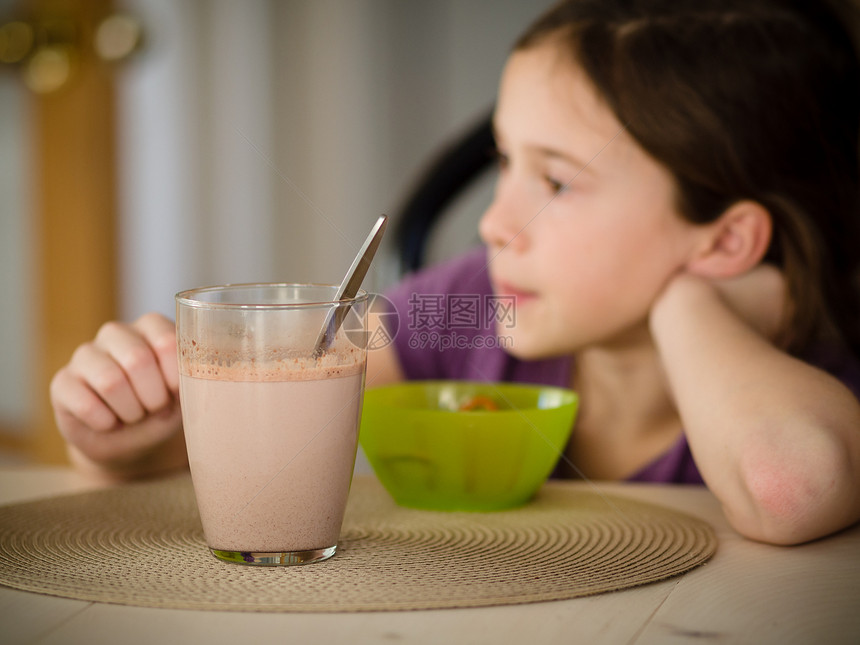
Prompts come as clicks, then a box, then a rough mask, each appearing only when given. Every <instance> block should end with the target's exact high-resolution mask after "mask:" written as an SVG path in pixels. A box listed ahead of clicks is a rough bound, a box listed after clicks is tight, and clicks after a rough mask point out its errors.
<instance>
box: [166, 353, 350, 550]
mask: <svg viewBox="0 0 860 645" xmlns="http://www.w3.org/2000/svg"><path fill="white" fill-rule="evenodd" d="M184 349H186V350H187V348H184ZM182 362H183V363H184V366H183V369H182V375H181V393H182V394H181V397H182V410H183V417H184V419H186V421H185V436H186V441H187V444H188V454H189V461H190V465H191V473H192V477H193V479H194V488H195V492H196V495H197V503H198V506H199V509H200V516H201V519H202V521H203V528H204V532H205V534H206V541H207V543H208V545H209V546H210V548H212V549H213V550H220V551H235V552H293V551H310V550H316V549H324V548H329V547H333V546H334V545H336V544H337V538H338V534H339V532H340V527H341V523H342V521H343V514H344V510H345V508H346V498H347V494H348V492H349V483H350V478H351V477H352V470H353V465H354V463H355V452H356V441H357V433H358V425H359V420H360V415H361V401H362V388H363V381H364V356H363V354H362V353H361V352H358V351H353V353H352V355H350V353H349V352H346V354H345V355H344V354H341V355H336V354H333V355H327V356H324V357H322V358H321V359H317V360H314V359H312V358H304V359H299V358H293V359H288V360H280V361H272V362H271V363H270V364H264V365H257V364H256V363H253V364H252V363H245V364H243V363H241V362H236V363H232V364H230V365H228V366H224V365H217V364H212V362H210V361H202V362H195V361H194V360H193V358H192V359H191V360H183V361H182Z"/></svg>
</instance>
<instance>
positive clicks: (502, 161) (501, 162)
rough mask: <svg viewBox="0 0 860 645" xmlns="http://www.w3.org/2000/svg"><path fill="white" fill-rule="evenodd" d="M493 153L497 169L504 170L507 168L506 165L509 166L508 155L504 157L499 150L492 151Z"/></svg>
mask: <svg viewBox="0 0 860 645" xmlns="http://www.w3.org/2000/svg"><path fill="white" fill-rule="evenodd" d="M493 153H494V154H495V156H496V163H497V164H498V166H499V169H500V170H505V169H506V168H507V167H508V165H509V164H510V161H509V159H508V155H506V154H505V153H504V152H502V151H501V150H499V149H496V150H494V151H493Z"/></svg>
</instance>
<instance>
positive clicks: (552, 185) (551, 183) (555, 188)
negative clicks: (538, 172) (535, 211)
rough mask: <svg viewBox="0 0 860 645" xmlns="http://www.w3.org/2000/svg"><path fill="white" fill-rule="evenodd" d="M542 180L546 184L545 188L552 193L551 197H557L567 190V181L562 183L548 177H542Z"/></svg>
mask: <svg viewBox="0 0 860 645" xmlns="http://www.w3.org/2000/svg"><path fill="white" fill-rule="evenodd" d="M543 180H544V181H545V182H546V185H547V187H549V189H550V192H552V194H553V195H558V194H559V193H563V192H564V191H565V190H567V187H568V186H569V185H570V182H569V181H568V182H562V181H559V180H558V179H554V178H553V177H550V176H549V175H544V178H543Z"/></svg>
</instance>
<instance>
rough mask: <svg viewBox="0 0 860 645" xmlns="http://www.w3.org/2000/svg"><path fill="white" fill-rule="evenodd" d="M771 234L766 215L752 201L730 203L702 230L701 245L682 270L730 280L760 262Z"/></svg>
mask: <svg viewBox="0 0 860 645" xmlns="http://www.w3.org/2000/svg"><path fill="white" fill-rule="evenodd" d="M772 232H773V222H772V220H771V216H770V212H768V210H767V209H766V208H765V207H764V206H762V205H761V204H759V203H758V202H753V201H748V200H745V201H740V202H736V203H735V204H732V206H731V207H729V209H728V210H726V211H725V212H724V213H723V214H722V215H720V217H719V218H718V219H717V220H716V221H715V222H712V223H711V224H708V225H706V226H705V228H704V229H703V231H702V233H703V235H702V242H701V244H700V245H699V247H698V249H697V250H696V252H695V253H694V255H693V257H692V258H691V259H690V260H689V261H688V262H687V265H686V267H685V268H686V270H687V271H688V272H689V273H691V274H693V275H697V276H700V277H703V278H731V277H734V276H737V275H741V274H743V273H746V272H747V271H749V270H750V269H752V268H753V267H755V266H756V265H758V263H759V262H761V260H762V258H763V257H764V255H765V253H766V252H767V249H768V246H770V238H771V234H772Z"/></svg>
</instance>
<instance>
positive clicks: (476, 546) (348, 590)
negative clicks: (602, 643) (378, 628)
mask: <svg viewBox="0 0 860 645" xmlns="http://www.w3.org/2000/svg"><path fill="white" fill-rule="evenodd" d="M715 549H716V538H715V536H714V533H713V530H712V529H711V527H710V526H708V525H707V524H705V523H704V522H702V521H700V520H698V519H694V518H692V517H689V516H686V515H682V514H680V513H677V512H674V511H670V510H667V509H663V508H660V507H657V506H652V505H648V504H643V503H641V502H636V501H632V500H626V499H622V498H618V497H607V496H603V495H601V494H600V493H599V492H590V491H586V490H583V489H582V487H577V486H572V485H569V484H563V483H552V482H550V483H548V484H547V485H546V486H544V488H543V489H542V490H541V492H540V493H539V495H538V496H537V498H536V499H535V500H534V501H533V502H532V503H530V504H528V505H527V506H524V507H522V508H519V509H516V510H511V511H505V512H497V513H438V512H429V511H417V510H410V509H405V508H400V507H398V506H396V505H395V504H394V502H393V501H392V500H391V498H390V497H389V496H388V494H387V493H386V492H385V490H384V489H382V487H381V486H380V485H379V484H378V483H377V482H376V481H375V480H374V479H373V478H369V477H362V478H357V479H356V480H355V481H354V482H353V486H352V492H351V494H350V502H349V507H348V509H347V517H346V520H345V522H344V529H343V533H342V535H341V539H340V543H339V546H338V552H337V554H336V555H335V556H334V557H333V558H332V559H330V560H328V561H326V562H321V563H317V564H311V565H306V566H293V567H248V566H243V565H237V564H229V563H223V562H220V561H219V560H216V559H215V558H214V557H213V556H212V555H210V553H209V551H208V549H207V548H206V546H205V543H204V541H203V531H202V529H201V527H200V520H199V517H198V515H197V507H196V503H195V501H194V495H193V490H192V488H191V481H190V478H188V477H187V476H181V477H176V478H171V479H167V480H162V481H158V482H148V483H140V484H132V485H127V486H122V487H117V488H111V489H106V490H99V491H94V492H88V493H82V494H76V495H68V496H63V497H57V498H52V499H47V500H40V501H36V502H29V503H23V504H16V505H12V506H5V507H2V508H0V584H2V585H6V586H9V587H14V588H16V589H22V590H26V591H33V592H39V593H44V594H50V595H54V596H62V597H66V598H75V599H80V600H88V601H97V602H107V603H117V604H124V605H137V606H143V607H171V608H185V609H212V610H230V611H294V612H309V611H318V612H327V611H343V612H347V611H391V610H405V609H437V608H453V607H480V606H489V605H504V604H518V603H527V602H538V601H547V600H560V599H566V598H573V597H577V596H584V595H589V594H595V593H600V592H604V591H611V590H617V589H622V588H627V587H632V586H636V585H641V584H645V583H648V582H654V581H657V580H662V579H665V578H668V577H670V576H674V575H677V574H680V573H682V572H684V571H687V570H689V569H691V568H693V567H695V566H697V565H699V564H701V563H703V562H705V561H706V560H707V559H708V558H709V557H710V556H711V555H712V554H713V553H714V551H715Z"/></svg>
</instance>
